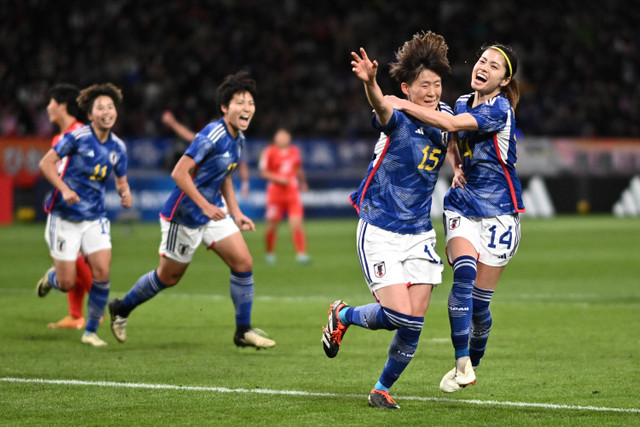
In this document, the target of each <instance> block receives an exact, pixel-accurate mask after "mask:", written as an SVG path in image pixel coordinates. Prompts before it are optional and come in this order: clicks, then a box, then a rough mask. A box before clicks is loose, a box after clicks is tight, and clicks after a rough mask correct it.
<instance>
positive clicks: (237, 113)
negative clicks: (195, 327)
mask: <svg viewBox="0 0 640 427" xmlns="http://www.w3.org/2000/svg"><path fill="white" fill-rule="evenodd" d="M216 95H217V99H218V105H219V109H220V112H221V113H222V118H221V119H219V120H217V121H214V122H212V123H209V124H208V125H207V126H205V127H204V129H202V130H201V131H200V132H199V133H198V134H197V135H196V136H195V139H194V140H193V142H192V143H191V145H190V146H189V147H188V148H187V150H186V151H185V153H184V155H183V156H182V157H181V158H180V160H179V161H178V164H177V165H176V166H175V168H174V169H173V172H172V173H171V177H172V178H173V179H174V180H175V181H176V188H175V189H174V190H173V192H172V193H171V195H170V196H169V199H168V200H167V201H166V203H165V204H164V207H163V208H162V210H161V211H160V227H161V232H162V241H161V243H160V249H159V255H160V263H159V266H158V268H156V269H155V270H152V271H150V272H149V273H147V274H145V275H143V276H141V277H140V278H139V279H138V281H137V282H136V283H135V284H134V285H133V287H132V288H131V290H130V291H129V292H128V293H127V295H126V296H125V297H124V299H122V300H120V299H117V298H114V299H112V300H111V301H110V302H109V313H110V315H111V331H112V332H113V334H114V336H115V337H116V339H117V340H118V341H120V342H124V341H125V340H126V339H127V335H126V327H127V322H128V318H129V314H130V313H131V311H133V310H134V309H135V308H136V307H137V306H139V305H140V304H142V303H144V302H145V301H148V300H149V299H150V298H152V297H154V296H155V295H156V294H158V292H160V291H162V290H163V289H165V288H167V287H169V286H175V285H177V284H178V282H179V281H180V279H181V278H182V276H183V275H184V273H185V272H186V270H187V267H188V266H189V264H190V263H191V260H192V259H193V254H194V253H195V251H196V249H197V248H198V246H199V245H200V244H201V243H204V244H205V245H206V247H207V249H211V250H213V251H214V252H215V253H216V254H217V255H218V256H220V258H221V259H222V260H223V261H224V262H225V264H227V266H229V268H230V270H231V272H230V273H231V274H230V293H231V299H232V301H233V304H234V307H235V314H236V331H235V334H234V337H233V341H234V343H235V344H236V345H237V346H239V347H245V346H252V347H256V348H259V349H260V348H270V347H273V346H275V345H276V343H275V341H273V340H271V339H269V338H267V337H265V336H263V335H264V332H263V331H261V330H259V329H255V328H252V327H251V311H252V305H253V292H254V284H253V273H252V269H253V259H252V258H251V254H250V253H249V249H248V248H247V245H246V243H245V241H244V238H243V237H242V234H241V232H240V230H254V231H255V225H254V223H253V221H251V220H250V219H249V218H247V217H246V216H245V215H244V214H243V213H242V211H241V210H240V207H239V206H238V202H237V200H236V196H235V193H234V190H233V182H232V181H231V176H230V174H231V172H232V171H233V170H234V169H235V168H236V166H237V164H238V159H239V158H240V155H241V153H242V150H243V149H244V144H245V136H244V133H243V132H244V131H245V130H247V128H248V127H249V124H250V123H251V119H252V118H253V115H254V113H255V110H256V106H255V103H254V99H255V95H256V84H255V81H254V80H253V79H251V78H249V76H248V75H247V73H245V72H238V73H236V74H232V75H229V76H227V77H226V78H225V80H224V81H223V82H222V84H221V85H220V86H218V88H217V92H216ZM223 197H224V201H223ZM225 201H226V204H225Z"/></svg>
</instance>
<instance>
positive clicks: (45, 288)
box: [36, 267, 55, 298]
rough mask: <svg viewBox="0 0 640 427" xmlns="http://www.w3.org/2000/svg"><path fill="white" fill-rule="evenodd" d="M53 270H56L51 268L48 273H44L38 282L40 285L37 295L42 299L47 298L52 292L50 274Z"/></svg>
mask: <svg viewBox="0 0 640 427" xmlns="http://www.w3.org/2000/svg"><path fill="white" fill-rule="evenodd" d="M53 270H55V268H54V267H51V268H49V269H48V270H47V272H46V273H44V276H42V278H41V279H40V280H38V283H37V284H36V294H38V296H39V297H40V298H42V297H44V296H46V295H47V294H48V293H49V291H50V290H51V283H49V273H51V272H52V271H53Z"/></svg>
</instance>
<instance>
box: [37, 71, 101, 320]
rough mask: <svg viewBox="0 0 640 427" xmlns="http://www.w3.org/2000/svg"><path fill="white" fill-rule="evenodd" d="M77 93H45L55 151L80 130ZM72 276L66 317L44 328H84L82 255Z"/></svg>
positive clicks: (87, 281) (86, 270)
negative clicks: (54, 131) (72, 132)
mask: <svg viewBox="0 0 640 427" xmlns="http://www.w3.org/2000/svg"><path fill="white" fill-rule="evenodd" d="M78 93H79V89H78V88H77V87H76V86H74V85H71V84H67V83H59V84H57V85H55V86H53V87H52V88H51V89H50V90H49V104H48V105H47V115H48V116H49V121H51V123H53V124H54V125H55V126H56V127H57V128H58V131H59V133H57V134H56V135H55V136H54V137H53V140H52V141H51V146H52V147H55V145H56V144H57V143H58V142H59V141H60V139H61V138H62V137H63V136H64V135H65V134H67V133H69V132H71V131H73V130H76V129H78V128H80V127H82V126H84V125H83V124H82V123H81V122H80V121H79V120H78V118H80V116H81V115H82V112H81V111H80V107H78V103H77V101H76V98H77V97H78ZM68 161H69V158H68V157H65V158H63V159H62V161H61V162H60V164H59V165H58V172H60V173H61V172H62V171H64V169H65V167H66V166H67V162H68ZM76 272H77V273H76V283H75V286H74V287H73V289H71V290H70V291H69V292H67V300H68V304H69V314H68V315H67V316H65V317H63V318H62V319H61V320H59V321H57V322H53V323H49V324H47V327H48V328H51V329H58V328H67V329H82V328H84V325H85V319H84V316H83V315H82V311H83V308H82V307H83V303H84V295H85V294H86V293H88V292H89V290H90V289H91V282H92V281H93V278H92V277H91V269H90V267H89V265H88V264H87V262H86V261H85V259H84V256H83V255H82V253H78V258H77V259H76Z"/></svg>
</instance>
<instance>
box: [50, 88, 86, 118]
mask: <svg viewBox="0 0 640 427" xmlns="http://www.w3.org/2000/svg"><path fill="white" fill-rule="evenodd" d="M48 93H49V99H54V100H55V101H56V102H57V103H58V104H67V114H69V115H71V116H73V117H75V118H76V120H81V117H80V116H81V115H82V112H81V111H80V107H78V102H77V101H76V98H78V94H79V93H80V89H78V87H77V86H75V85H72V84H69V83H58V84H56V85H53V87H51V89H49V92H48Z"/></svg>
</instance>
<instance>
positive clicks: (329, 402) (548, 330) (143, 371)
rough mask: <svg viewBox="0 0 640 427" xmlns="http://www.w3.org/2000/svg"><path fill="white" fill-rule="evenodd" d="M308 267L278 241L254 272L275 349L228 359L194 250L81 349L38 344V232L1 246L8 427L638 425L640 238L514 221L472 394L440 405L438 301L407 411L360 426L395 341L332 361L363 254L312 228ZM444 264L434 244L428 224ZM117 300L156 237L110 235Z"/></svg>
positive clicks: (38, 228) (221, 310)
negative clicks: (330, 348) (329, 339)
mask: <svg viewBox="0 0 640 427" xmlns="http://www.w3.org/2000/svg"><path fill="white" fill-rule="evenodd" d="M306 226H307V234H308V246H309V253H310V255H311V256H312V257H313V263H312V264H311V265H307V266H301V265H298V264H296V262H295V261H294V254H293V251H292V249H291V246H292V244H291V239H290V237H291V236H290V233H289V231H288V229H287V227H286V225H285V226H283V227H281V231H280V236H279V241H278V262H277V264H276V265H273V266H271V265H267V264H266V263H265V262H264V261H263V258H264V249H263V243H262V232H263V230H264V225H263V224H261V223H258V231H257V232H255V233H251V232H250V233H245V238H246V239H247V242H248V244H249V247H250V249H251V251H252V253H253V255H254V261H255V266H254V276H255V282H256V296H255V302H254V312H253V324H254V326H256V327H259V328H262V329H264V330H265V331H267V332H268V333H269V334H270V336H271V337H272V338H274V339H275V340H276V341H277V347H276V348H275V349H271V350H267V351H256V350H253V349H249V348H245V349H240V348H236V347H235V346H234V345H233V342H232V335H233V330H234V325H233V307H232V304H231V301H230V298H229V292H228V270H227V268H226V267H224V266H223V264H222V262H221V261H220V260H219V259H218V258H217V257H216V255H215V254H213V253H211V252H209V251H205V250H204V248H201V249H199V250H198V252H197V254H196V257H195V259H194V261H193V263H192V265H191V266H190V267H189V270H188V271H187V274H186V275H185V277H184V278H183V280H182V282H181V283H180V284H179V285H178V286H177V287H175V288H173V289H169V290H166V291H164V292H163V293H161V294H160V295H158V296H157V297H156V298H155V299H154V300H152V301H150V302H148V303H146V304H144V305H142V306H140V307H139V308H138V309H137V310H136V311H135V312H134V313H133V314H132V315H131V317H130V321H129V327H128V341H127V342H126V343H124V344H120V343H118V342H116V340H115V338H114V337H113V336H112V335H111V332H110V330H109V327H108V324H107V323H105V324H104V325H102V326H101V328H100V329H99V330H98V334H99V335H100V336H101V337H102V338H103V339H105V340H106V341H107V342H108V343H109V345H108V346H107V347H105V348H91V347H88V346H83V345H82V344H81V343H80V336H81V331H57V330H48V329H47V328H46V326H45V325H46V324H47V323H48V322H51V321H55V320H58V319H59V318H61V317H62V316H63V315H65V314H66V297H65V296H64V295H62V294H61V293H59V292H56V291H52V292H51V293H50V294H49V295H48V296H47V297H46V298H44V299H40V298H38V297H37V296H36V295H35V292H34V287H35V283H36V282H37V280H38V279H39V278H40V277H41V275H42V274H43V272H44V271H45V270H46V269H47V268H48V267H49V265H50V260H49V258H48V251H47V249H46V245H45V242H44V225H43V224H35V225H14V226H10V227H2V228H0V265H1V268H0V325H1V327H0V378H1V380H0V424H2V425H217V424H220V425H291V426H301V425H329V424H333V425H349V426H350V425H368V426H370V425H460V424H466V425H500V426H504V425H594V426H596V425H597V426H602V425H612V426H613V425H616V426H617V425H639V424H640V397H639V396H640V368H639V366H640V358H639V356H640V344H639V339H640V287H639V284H640V250H639V247H640V220H638V219H620V218H612V217H599V216H568V217H558V218H555V219H549V220H533V219H527V218H524V219H523V221H522V242H521V245H520V249H519V252H518V254H517V255H516V257H515V258H514V259H513V260H512V262H511V263H510V264H509V266H508V267H507V269H506V271H505V273H504V275H503V278H502V279H501V282H500V284H499V286H498V290H497V292H496V295H495V296H494V299H493V302H492V312H493V316H494V327H493V331H492V335H491V338H490V340H489V347H488V351H487V354H486V357H485V359H484V360H483V363H482V365H481V367H480V368H479V370H478V383H477V385H475V386H473V387H469V388H467V389H464V390H462V391H460V392H458V393H455V394H452V395H445V394H443V393H441V392H440V391H439V389H438V383H439V381H440V378H441V377H442V375H444V373H445V372H447V371H448V370H449V369H450V368H451V366H452V364H453V350H452V347H451V343H450V341H449V338H448V335H449V325H448V318H447V313H446V301H447V296H448V293H449V289H450V287H451V269H450V267H446V268H445V274H444V280H443V283H442V284H441V285H440V286H439V287H438V288H436V290H435V291H434V295H433V298H432V303H431V307H430V308H429V311H428V312H427V317H426V320H425V328H424V331H423V334H422V337H421V340H420V345H419V347H418V351H417V353H416V356H415V358H414V360H413V361H412V363H411V364H410V365H409V367H408V368H407V370H406V371H405V372H404V374H403V375H402V377H401V378H400V380H399V381H398V382H397V383H396V384H395V386H394V387H393V389H392V395H393V396H395V397H396V400H397V402H398V403H399V405H400V406H401V409H400V410H399V411H381V410H378V409H374V408H369V407H368V406H367V402H366V396H367V394H368V392H369V390H370V389H371V387H372V386H373V385H374V384H375V382H376V380H377V379H378V376H379V374H380V371H381V369H382V366H383V365H384V363H385V360H386V353H387V348H388V344H389V341H390V340H391V337H392V333H391V332H388V331H366V330H363V329H359V328H357V327H353V328H351V329H350V330H349V332H348V333H347V335H346V336H345V339H344V341H343V346H342V348H341V350H340V354H339V355H338V357H336V358H335V359H327V358H326V357H325V355H324V352H323V351H322V348H321V344H320V336H321V331H322V325H323V324H324V323H325V322H326V315H327V309H328V306H329V304H330V302H331V301H333V300H334V299H337V298H342V299H345V300H346V301H348V302H349V303H351V304H363V303H368V302H371V301H372V298H371V296H370V294H369V293H368V291H367V288H366V286H365V284H364V280H363V278H362V274H361V271H360V267H359V264H358V260H357V257H356V251H355V228H356V220H355V219H341V220H313V221H311V220H310V221H307V224H306ZM435 226H436V230H437V231H438V238H439V243H438V249H439V253H440V256H442V257H444V250H443V246H444V245H443V237H442V232H441V231H442V230H441V229H442V226H441V224H440V223H439V222H438V221H436V224H435ZM112 237H113V261H112V275H111V296H117V297H122V296H124V294H125V293H126V291H127V290H128V289H129V288H130V287H131V286H132V285H133V283H134V282H135V280H136V279H137V278H138V277H139V276H140V275H142V274H144V273H146V272H148V271H150V270H152V269H153V268H155V267H156V265H157V248H158V244H159V239H160V231H159V226H158V225H157V224H133V225H126V224H114V225H113V227H112Z"/></svg>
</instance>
